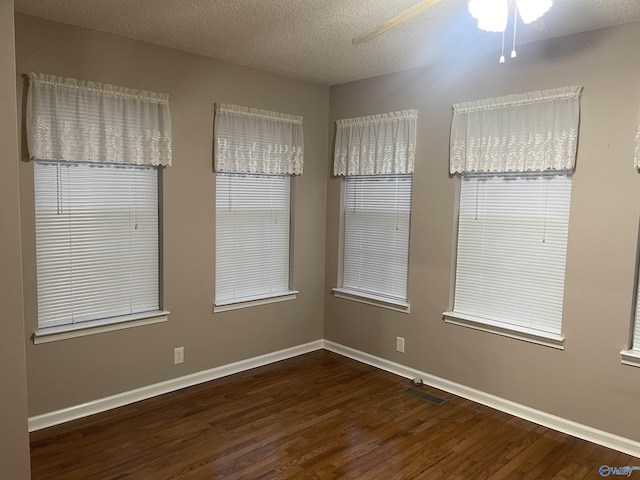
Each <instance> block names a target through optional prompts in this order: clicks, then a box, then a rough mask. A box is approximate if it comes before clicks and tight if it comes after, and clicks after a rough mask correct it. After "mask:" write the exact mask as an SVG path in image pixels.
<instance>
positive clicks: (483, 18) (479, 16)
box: [469, 0, 551, 32]
mask: <svg viewBox="0 0 640 480" xmlns="http://www.w3.org/2000/svg"><path fill="white" fill-rule="evenodd" d="M536 1H537V0H529V1H527V2H526V3H531V2H533V3H535V2H536ZM546 1H551V0H544V2H543V3H545V2H546ZM469 13H470V14H471V15H472V16H473V18H475V19H476V20H478V28H479V29H480V30H486V31H487V32H504V31H505V30H506V29H507V19H508V17H509V4H508V0H469ZM543 13H544V12H543Z"/></svg>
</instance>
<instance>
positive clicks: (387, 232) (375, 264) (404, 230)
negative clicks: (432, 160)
mask: <svg viewBox="0 0 640 480" xmlns="http://www.w3.org/2000/svg"><path fill="white" fill-rule="evenodd" d="M412 183H413V175H410V174H409V175H369V176H366V175H363V176H347V177H345V186H346V192H345V193H346V196H345V211H344V244H343V248H344V251H343V271H342V288H344V289H348V290H353V291H355V292H361V293H365V294H370V295H376V296H381V297H387V298H390V299H393V300H397V301H401V302H406V300H407V271H408V265H409V230H410V223H411V222H410V220H411V193H412Z"/></svg>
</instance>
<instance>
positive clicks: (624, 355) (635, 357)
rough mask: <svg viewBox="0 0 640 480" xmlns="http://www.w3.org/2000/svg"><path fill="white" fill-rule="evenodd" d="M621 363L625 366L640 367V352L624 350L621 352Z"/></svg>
mask: <svg viewBox="0 0 640 480" xmlns="http://www.w3.org/2000/svg"><path fill="white" fill-rule="evenodd" d="M620 362H621V363H622V364H623V365H631V366H632V367H640V350H633V349H631V350H622V351H621V352H620Z"/></svg>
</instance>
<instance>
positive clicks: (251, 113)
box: [214, 104, 304, 175]
mask: <svg viewBox="0 0 640 480" xmlns="http://www.w3.org/2000/svg"><path fill="white" fill-rule="evenodd" d="M215 111H216V117H215V123H214V137H215V139H214V150H215V170H216V172H225V173H255V174H269V175H301V174H302V164H303V160H304V135H303V130H302V117H299V116H295V115H288V114H285V113H278V112H270V111H267V110H258V109H255V108H250V107H240V106H237V105H225V104H217V105H216V107H215Z"/></svg>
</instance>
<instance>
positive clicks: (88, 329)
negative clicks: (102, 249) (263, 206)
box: [32, 159, 169, 344]
mask: <svg viewBox="0 0 640 480" xmlns="http://www.w3.org/2000/svg"><path fill="white" fill-rule="evenodd" d="M36 162H44V163H49V164H60V165H66V164H69V163H70V162H66V161H57V162H56V161H52V160H49V159H44V160H40V159H34V163H33V165H34V166H33V170H32V172H33V181H34V186H35V182H36V172H35V168H36V167H35V163H36ZM71 163H73V164H81V165H93V166H96V167H100V166H101V165H106V166H114V165H113V164H100V163H91V162H71ZM115 166H117V167H136V166H135V165H126V164H118V165H115ZM147 167H149V168H153V169H154V170H155V172H156V195H157V212H158V219H157V222H158V223H157V225H158V230H157V236H156V238H157V242H158V276H157V285H156V287H157V291H158V308H157V309H154V310H149V311H144V312H136V313H131V314H125V315H117V316H111V317H104V318H97V319H91V320H83V321H79V322H76V323H73V322H69V323H65V324H60V325H55V326H41V325H40V318H39V315H38V325H37V328H36V330H35V331H34V333H33V335H32V340H33V343H34V344H41V343H49V342H54V341H59V340H66V339H71V338H77V337H83V336H87V335H94V334H98V333H105V332H111V331H116V330H122V329H126V328H133V327H138V326H143V325H151V324H155V323H163V322H166V321H167V320H168V318H169V312H168V311H167V310H165V309H164V305H163V302H164V298H163V287H162V285H163V254H162V249H163V241H162V238H163V235H162V232H163V223H162V175H163V168H162V167H160V166H147ZM35 195H36V193H35V189H34V195H33V198H34V202H35ZM35 208H36V207H35V203H34V227H35V221H36V219H37V212H36V210H35ZM34 233H35V229H34ZM34 253H35V257H36V258H37V255H38V250H37V244H35V245H34ZM35 273H36V282H37V275H38V272H37V268H36V272H35ZM35 294H36V298H38V286H37V283H36V290H35ZM37 311H38V309H36V312H37Z"/></svg>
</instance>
